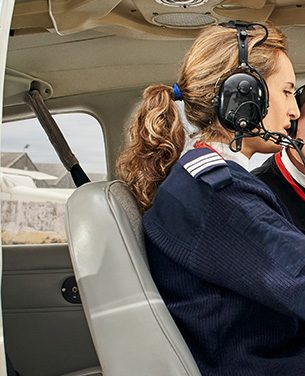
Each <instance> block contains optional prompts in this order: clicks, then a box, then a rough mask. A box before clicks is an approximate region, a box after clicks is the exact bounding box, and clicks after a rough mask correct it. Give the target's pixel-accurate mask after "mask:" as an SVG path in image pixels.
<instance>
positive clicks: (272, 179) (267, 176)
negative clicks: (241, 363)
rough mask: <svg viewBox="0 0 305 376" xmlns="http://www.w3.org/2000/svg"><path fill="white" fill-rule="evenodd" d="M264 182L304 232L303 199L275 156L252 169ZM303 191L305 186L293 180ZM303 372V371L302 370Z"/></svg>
mask: <svg viewBox="0 0 305 376" xmlns="http://www.w3.org/2000/svg"><path fill="white" fill-rule="evenodd" d="M252 173H253V174H254V175H255V176H257V177H258V178H259V179H260V180H262V181H263V182H264V183H266V184H267V185H268V186H269V187H270V188H271V190H272V191H273V192H274V193H275V194H276V195H277V196H278V197H279V198H280V200H281V201H282V202H283V203H284V205H285V206H286V207H287V209H288V211H289V213H290V215H291V217H292V220H293V222H294V224H295V225H296V226H297V227H298V228H299V229H300V230H301V231H302V232H303V233H304V234H305V200H304V199H302V198H301V197H300V196H299V195H298V194H296V192H295V190H294V189H293V187H292V185H291V184H290V183H289V182H288V181H287V180H286V179H285V177H284V176H283V174H282V173H281V171H280V169H279V168H278V166H277V164H276V162H275V156H274V155H273V156H272V157H270V158H268V159H267V160H266V161H265V162H264V163H263V164H262V165H261V166H260V167H258V168H256V169H255V170H253V171H252ZM294 183H295V184H296V185H297V186H298V187H299V188H300V189H301V190H302V191H303V192H304V195H305V188H304V187H302V186H301V185H300V184H298V182H296V181H295V180H294ZM304 374H305V372H304Z"/></svg>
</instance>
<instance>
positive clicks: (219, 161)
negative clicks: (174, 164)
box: [179, 147, 232, 190]
mask: <svg viewBox="0 0 305 376" xmlns="http://www.w3.org/2000/svg"><path fill="white" fill-rule="evenodd" d="M179 163H180V164H181V165H182V166H183V168H184V169H185V170H186V171H187V172H188V173H189V174H190V175H192V176H193V177H194V178H195V179H201V180H202V181H204V182H205V183H207V184H208V185H210V186H211V187H212V188H213V189H214V190H219V189H221V188H223V187H225V186H226V185H228V184H230V183H232V175H231V172H230V169H229V167H228V165H227V162H226V161H225V160H224V159H223V158H222V157H221V156H220V155H219V154H218V153H217V152H216V151H214V150H213V149H209V148H207V147H204V148H198V149H192V150H189V151H188V152H187V153H186V154H184V155H183V156H182V157H181V158H180V160H179Z"/></svg>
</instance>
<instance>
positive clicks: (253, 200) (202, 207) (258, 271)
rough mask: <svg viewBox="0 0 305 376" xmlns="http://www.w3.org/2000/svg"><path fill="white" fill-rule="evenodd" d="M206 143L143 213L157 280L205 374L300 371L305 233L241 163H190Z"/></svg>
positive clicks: (304, 353) (304, 364)
mask: <svg viewBox="0 0 305 376" xmlns="http://www.w3.org/2000/svg"><path fill="white" fill-rule="evenodd" d="M204 150H205V149H197V150H192V151H190V152H188V153H187V155H186V156H184V157H183V158H182V160H180V161H179V162H178V163H176V164H175V166H174V167H173V168H172V170H171V173H170V174H169V176H168V177H167V179H166V180H165V181H164V182H163V183H162V184H161V185H160V187H159V189H158V192H157V195H156V198H155V200H154V202H153V205H152V207H151V209H149V210H148V211H147V212H146V213H145V215H144V217H143V226H144V232H145V238H146V246H147V253H148V259H149V263H150V268H151V272H152V275H153V278H154V280H155V283H156V285H157V287H158V289H159V291H160V293H161V296H162V297H163V299H164V301H165V303H166V305H167V307H168V309H169V311H170V312H171V314H172V316H173V318H174V320H175V321H176V323H177V325H178V327H179V329H180V331H181V333H182V335H183V336H184V338H185V340H186V342H187V344H188V346H189V348H190V350H191V352H192V353H193V356H194V358H195V360H196V362H197V364H198V366H199V368H200V370H201V372H202V375H204V376H216V375H217V376H229V375H230V376H264V375H266V376H267V375H268V376H273V375H274V376H281V375H283V376H284V375H285V376H286V375H287V376H288V375H289V376H301V375H302V376H303V375H305V322H304V320H305V269H304V266H305V236H304V235H303V234H302V233H301V232H300V231H299V230H298V229H297V228H296V227H295V226H294V225H293V224H292V222H291V219H290V216H289V214H288V212H287V210H286V209H285V207H284V206H282V204H281V203H280V201H279V200H278V199H277V198H276V197H275V195H274V194H273V193H272V192H271V190H270V189H269V188H268V187H267V186H266V185H265V184H264V183H262V182H261V181H259V180H258V179H257V178H256V177H254V176H252V175H251V174H250V173H248V172H247V171H246V170H245V169H243V168H242V167H241V166H239V165H237V164H236V163H235V162H231V161H227V164H225V165H224V164H223V165H215V166H213V163H212V164H211V165H210V167H209V168H205V170H204V171H203V173H202V171H200V166H199V172H198V171H197V170H198V169H197V170H193V171H191V170H188V169H186V167H185V166H186V165H187V163H188V161H189V160H193V159H197V158H198V157H199V159H200V156H201V155H202V153H203V152H204ZM191 174H192V175H193V176H192V175H191ZM222 183H223V184H222Z"/></svg>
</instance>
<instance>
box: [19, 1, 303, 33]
mask: <svg viewBox="0 0 305 376" xmlns="http://www.w3.org/2000/svg"><path fill="white" fill-rule="evenodd" d="M173 2H174V1H173ZM183 3H184V2H181V1H177V4H183ZM182 15H186V16H185V17H183V16H182ZM204 16H206V17H204ZM171 18H172V20H171ZM229 19H243V20H246V21H247V20H248V21H267V20H270V21H272V22H274V23H275V24H277V25H279V26H280V25H295V24H305V0H208V1H204V2H202V3H201V5H196V6H185V7H183V6H169V5H165V4H162V3H160V1H156V0H103V1H101V0H86V1H84V0H73V1H71V0H17V1H16V5H15V10H14V15H13V21H12V30H13V31H12V33H16V35H19V34H28V33H38V32H42V31H49V32H51V33H57V34H60V35H69V34H76V33H79V32H82V31H86V30H98V31H100V32H105V33H106V34H108V33H110V34H112V33H115V34H116V35H122V34H124V35H125V36H126V37H131V38H143V39H149V38H151V39H154V38H156V37H157V36H158V37H163V38H178V39H184V38H193V37H194V36H195V29H197V28H198V27H201V26H204V24H205V22H208V23H213V22H215V23H217V22H223V21H227V20H229ZM156 20H157V21H156ZM162 20H165V21H164V23H162ZM179 20H181V24H180V23H179ZM205 20H208V21H205ZM198 22H199V23H198ZM200 22H201V24H202V25H201V24H200Z"/></svg>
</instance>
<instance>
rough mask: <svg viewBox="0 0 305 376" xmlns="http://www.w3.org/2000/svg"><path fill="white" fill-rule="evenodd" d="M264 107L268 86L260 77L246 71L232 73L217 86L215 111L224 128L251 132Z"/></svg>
mask: <svg viewBox="0 0 305 376" xmlns="http://www.w3.org/2000/svg"><path fill="white" fill-rule="evenodd" d="M267 109H268V89H267V86H266V84H265V82H264V80H263V79H261V78H257V77H256V76H254V75H253V74H250V73H247V72H238V73H233V74H232V75H231V76H229V77H228V78H227V79H225V80H224V81H223V82H222V84H221V85H220V88H219V93H218V107H217V115H218V119H219V122H220V123H221V124H222V125H223V127H224V128H226V129H228V130H231V131H234V132H251V131H253V129H255V128H256V127H258V125H259V124H260V123H261V121H262V119H263V118H264V117H265V116H266V114H267Z"/></svg>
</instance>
